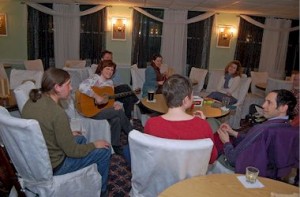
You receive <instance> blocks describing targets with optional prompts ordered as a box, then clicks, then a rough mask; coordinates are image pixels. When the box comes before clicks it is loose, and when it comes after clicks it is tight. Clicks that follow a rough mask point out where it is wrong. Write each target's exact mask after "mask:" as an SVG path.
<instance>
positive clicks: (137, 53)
mask: <svg viewBox="0 0 300 197" xmlns="http://www.w3.org/2000/svg"><path fill="white" fill-rule="evenodd" d="M144 10H145V11H147V12H149V13H150V14H152V15H154V16H156V17H158V18H161V19H163V14H164V11H163V10H160V9H150V8H144ZM162 26H163V24H162V23H161V22H159V21H156V20H154V19H151V18H149V17H147V16H144V15H143V14H141V13H139V12H138V11H136V10H134V11H133V27H134V28H133V30H132V54H131V63H132V64H136V63H137V65H138V67H139V68H145V67H146V66H147V62H149V61H150V59H151V57H152V55H153V54H154V53H160V46H161V35H162Z"/></svg>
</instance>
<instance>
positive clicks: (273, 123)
mask: <svg viewBox="0 0 300 197" xmlns="http://www.w3.org/2000/svg"><path fill="white" fill-rule="evenodd" d="M286 126H290V125H289V124H288V120H286V119H275V120H268V121H266V122H263V123H262V124H257V125H255V126H254V127H252V128H251V129H249V131H248V132H247V134H239V135H238V137H237V138H236V140H235V142H234V144H232V143H230V142H228V143H225V144H224V155H225V158H226V159H227V162H228V163H229V164H230V165H231V166H233V167H235V166H236V160H237V158H238V156H239V155H240V154H241V152H243V151H244V150H246V149H247V148H248V147H249V146H250V145H252V144H253V143H254V142H256V140H257V138H258V137H259V136H260V135H261V134H262V133H263V132H264V131H265V130H267V129H269V128H275V127H278V128H282V127H286Z"/></svg>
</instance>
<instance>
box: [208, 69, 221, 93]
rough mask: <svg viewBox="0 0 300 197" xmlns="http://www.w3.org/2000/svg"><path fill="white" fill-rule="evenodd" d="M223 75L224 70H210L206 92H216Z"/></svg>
mask: <svg viewBox="0 0 300 197" xmlns="http://www.w3.org/2000/svg"><path fill="white" fill-rule="evenodd" d="M223 75H224V69H212V70H209V72H208V83H207V87H206V92H213V91H216V90H217V86H218V83H219V81H220V79H221V77H222V76H223Z"/></svg>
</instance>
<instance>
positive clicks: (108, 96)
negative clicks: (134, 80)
mask: <svg viewBox="0 0 300 197" xmlns="http://www.w3.org/2000/svg"><path fill="white" fill-rule="evenodd" d="M92 90H93V91H94V92H95V93H96V94H98V95H99V96H102V97H104V102H103V103H102V104H100V105H99V104H96V103H95V99H94V98H92V97H90V96H88V95H86V94H83V93H81V92H80V91H79V90H77V91H76V92H75V107H76V109H77V111H78V113H80V114H81V115H83V116H85V117H93V116H95V115H96V114H98V113H99V112H101V110H103V109H106V108H109V107H112V106H113V104H114V102H115V99H116V98H121V97H126V96H129V95H133V94H139V93H140V92H141V89H140V88H139V89H136V90H134V91H129V92H122V93H119V94H114V90H113V88H112V87H110V86H103V87H96V86H92Z"/></svg>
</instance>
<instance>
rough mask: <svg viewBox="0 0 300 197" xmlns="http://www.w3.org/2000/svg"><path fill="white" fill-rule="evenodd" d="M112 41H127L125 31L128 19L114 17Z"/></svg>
mask: <svg viewBox="0 0 300 197" xmlns="http://www.w3.org/2000/svg"><path fill="white" fill-rule="evenodd" d="M111 22H112V39H113V40H125V39H126V36H125V32H126V31H125V30H126V25H127V19H126V18H116V17H113V18H112V20H111Z"/></svg>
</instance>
